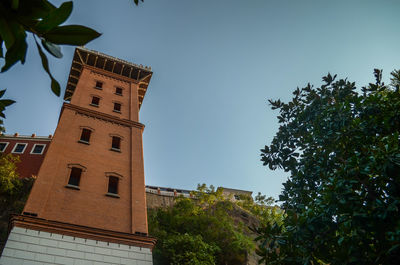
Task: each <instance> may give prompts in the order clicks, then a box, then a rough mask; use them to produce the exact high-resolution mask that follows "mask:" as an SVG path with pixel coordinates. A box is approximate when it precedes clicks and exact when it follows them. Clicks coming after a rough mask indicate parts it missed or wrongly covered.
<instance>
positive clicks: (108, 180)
mask: <svg viewBox="0 0 400 265" xmlns="http://www.w3.org/2000/svg"><path fill="white" fill-rule="evenodd" d="M105 175H106V178H107V187H106V194H105V195H106V196H108V197H114V198H120V197H121V196H120V189H119V188H120V187H121V184H120V182H121V181H122V179H123V176H122V175H120V174H118V173H116V172H106V173H105ZM110 177H112V178H115V179H116V180H117V193H111V192H108V191H109V185H110Z"/></svg>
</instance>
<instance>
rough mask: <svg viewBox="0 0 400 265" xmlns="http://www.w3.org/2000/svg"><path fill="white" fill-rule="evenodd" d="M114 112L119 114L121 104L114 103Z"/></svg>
mask: <svg viewBox="0 0 400 265" xmlns="http://www.w3.org/2000/svg"><path fill="white" fill-rule="evenodd" d="M114 112H119V113H120V112H121V104H120V103H114Z"/></svg>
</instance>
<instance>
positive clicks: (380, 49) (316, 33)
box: [0, 0, 400, 198]
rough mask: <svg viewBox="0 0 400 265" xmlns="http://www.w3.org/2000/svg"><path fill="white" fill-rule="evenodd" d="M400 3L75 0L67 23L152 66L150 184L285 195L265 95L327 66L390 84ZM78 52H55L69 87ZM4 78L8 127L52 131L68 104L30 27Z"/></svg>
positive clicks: (146, 113)
mask: <svg viewBox="0 0 400 265" xmlns="http://www.w3.org/2000/svg"><path fill="white" fill-rule="evenodd" d="M52 2H53V3H54V4H56V5H57V6H59V5H60V4H61V2H62V1H52ZM399 11H400V1H397V0H393V1H389V0H381V1H376V0H374V1H372V0H359V1H356V0H342V1H327V0H326V1H324V0H314V1H311V0H301V1H300V0H292V1H288V0H276V1H272V0H247V1H239V0H204V1H188V0H169V1H165V0H164V1H161V0H145V2H144V3H140V5H139V6H138V7H137V6H135V5H134V4H133V1H128V0H125V1H122V0H114V1H110V0H85V1H74V10H73V13H72V15H71V17H70V19H69V20H68V21H67V24H83V25H87V26H90V27H92V28H94V29H96V30H98V31H99V32H101V33H103V35H102V36H101V37H100V38H98V39H96V40H94V41H92V42H91V43H89V44H88V45H87V47H88V48H90V49H94V50H98V51H101V52H103V53H106V54H109V55H112V56H115V57H119V58H121V59H125V60H128V61H131V62H134V63H137V64H143V65H149V66H151V67H152V69H153V71H154V75H153V78H152V81H151V83H150V86H149V89H148V92H147V94H146V96H145V99H144V103H143V106H142V108H141V113H140V119H141V122H142V123H144V124H145V125H146V128H145V132H144V159H145V173H146V182H147V184H149V185H158V186H167V187H176V188H184V189H193V188H195V187H196V185H197V183H207V184H213V185H215V186H225V187H231V188H237V189H245V190H251V191H254V192H258V191H260V192H262V193H264V194H267V195H268V196H273V197H275V198H278V195H279V193H280V191H281V188H282V182H284V181H285V180H286V178H287V175H286V174H285V173H283V172H279V171H278V172H273V171H270V170H269V169H268V168H267V167H263V166H262V163H261V162H260V151H259V150H260V149H261V148H263V146H264V145H266V144H269V143H270V142H271V140H272V138H273V136H274V135H275V133H276V131H277V129H278V123H277V120H276V115H277V113H276V112H274V111H272V110H271V109H270V108H269V106H268V104H267V99H270V98H272V99H278V98H280V99H283V100H288V99H290V97H291V93H292V91H293V90H294V89H295V88H296V87H297V86H299V87H302V86H304V85H306V84H307V82H310V83H312V84H315V85H320V84H321V77H322V76H323V75H325V74H327V73H328V72H331V73H333V74H338V76H339V77H348V78H349V80H352V81H356V82H357V84H358V85H360V86H361V85H365V84H367V83H369V82H372V81H373V80H374V78H373V75H372V72H373V69H374V68H380V69H383V70H384V79H385V80H386V81H387V80H388V79H389V73H390V71H392V70H393V69H399V68H400V48H399V47H400V16H399ZM73 51H74V48H73V47H63V53H64V57H63V59H61V60H58V59H55V58H50V65H51V71H52V73H53V74H54V76H55V77H56V78H57V80H59V82H60V84H61V86H62V87H63V88H64V89H65V85H66V82H67V76H68V73H69V68H70V64H71V60H72V54H73ZM49 57H50V56H49ZM0 85H1V88H7V93H6V97H8V98H12V99H14V100H16V101H17V104H15V105H13V106H12V107H10V108H8V109H7V111H6V115H7V119H6V120H5V126H6V130H7V133H14V132H19V133H20V134H31V133H36V134H38V135H48V134H52V133H53V132H54V130H55V128H56V125H57V120H58V115H59V111H60V107H61V104H62V102H63V101H62V97H60V98H58V97H56V96H54V95H53V94H52V93H51V92H50V80H49V78H48V77H47V75H46V74H45V72H44V71H43V70H42V67H41V63H40V59H39V56H38V54H37V51H36V48H35V47H34V45H33V42H32V37H31V36H30V37H29V50H28V54H27V62H26V63H25V64H24V65H20V64H19V65H16V66H14V67H13V68H12V69H11V70H9V71H8V72H7V73H5V74H0Z"/></svg>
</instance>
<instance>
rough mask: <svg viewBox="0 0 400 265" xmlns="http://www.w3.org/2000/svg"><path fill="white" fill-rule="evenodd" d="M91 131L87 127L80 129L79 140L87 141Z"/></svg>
mask: <svg viewBox="0 0 400 265" xmlns="http://www.w3.org/2000/svg"><path fill="white" fill-rule="evenodd" d="M91 133H92V131H91V130H89V129H82V134H81V139H80V141H81V142H85V143H89V140H90V134H91Z"/></svg>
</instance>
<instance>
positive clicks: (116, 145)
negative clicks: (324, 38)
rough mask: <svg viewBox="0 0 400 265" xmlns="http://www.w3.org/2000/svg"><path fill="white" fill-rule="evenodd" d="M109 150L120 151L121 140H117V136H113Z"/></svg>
mask: <svg viewBox="0 0 400 265" xmlns="http://www.w3.org/2000/svg"><path fill="white" fill-rule="evenodd" d="M111 148H112V149H115V150H120V149H121V138H119V137H117V136H113V137H112V144H111Z"/></svg>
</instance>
